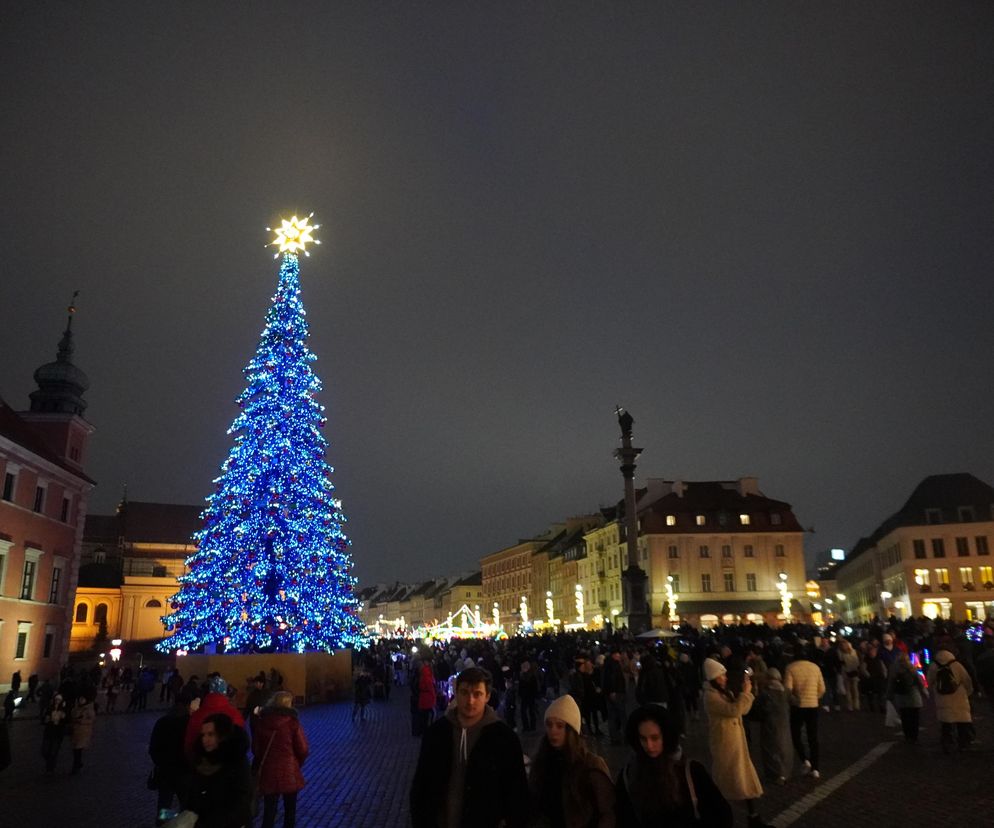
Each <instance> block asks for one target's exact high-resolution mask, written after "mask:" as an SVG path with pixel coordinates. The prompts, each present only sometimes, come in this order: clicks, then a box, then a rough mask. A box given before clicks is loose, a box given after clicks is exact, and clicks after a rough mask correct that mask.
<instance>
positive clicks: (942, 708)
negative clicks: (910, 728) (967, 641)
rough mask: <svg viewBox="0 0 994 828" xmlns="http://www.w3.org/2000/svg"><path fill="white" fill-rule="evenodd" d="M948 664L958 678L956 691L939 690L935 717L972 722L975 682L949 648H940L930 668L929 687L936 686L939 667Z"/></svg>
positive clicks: (935, 694)
mask: <svg viewBox="0 0 994 828" xmlns="http://www.w3.org/2000/svg"><path fill="white" fill-rule="evenodd" d="M944 664H948V665H949V669H950V670H952V671H953V678H955V679H956V684H957V687H956V691H955V692H953V693H947V694H944V693H940V692H939V691H938V690H936V691H935V693H934V694H933V695H934V696H935V717H936V719H938V720H939V721H940V722H972V721H973V717H972V716H971V714H970V696H971V695H973V682H972V681H971V680H970V674H969V673H968V672H967V671H966V667H964V666H963V665H962V664H960V663H959V662H958V661H957V660H956V656H954V655H953V654H952V653H951V652H949V650H939V651H938V652H937V653H936V654H935V661H933V662H932V665H931V666H930V667H929V668H928V684H929V687H932V688H935V682H936V676H938V674H939V667H940V666H942V665H944Z"/></svg>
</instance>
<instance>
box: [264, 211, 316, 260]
mask: <svg viewBox="0 0 994 828" xmlns="http://www.w3.org/2000/svg"><path fill="white" fill-rule="evenodd" d="M313 217H314V213H311V214H310V215H309V216H304V218H302V219H298V218H297V217H296V216H293V217H292V218H291V219H290V220H289V221H287V220H286V219H281V222H282V224H281V226H280V227H278V228H276V229H275V230H273V228H272V227H267V228H266V229H267V230H268V231H269V232H270V233H276V238H275V239H273V240H272V241H271V242H270V243H269V244H268V245H267V247H276V249H277V251H278V252H277V253H276V256H275V257H274V258H277V257H278V256H279V255H280V253H294V254H296V252H297V251H298V250H299V251H300V252H301V253H303V254H304V255H305V256H310V255H311V254H310V253H308V252H307V245H308V244H321V242H320V241H319V240H318V239H315V238H314V236H312V235H311V234H312V233H313V232H314V231H315V230H317V229H318V228H319V227H320V226H321V225H320V224H313V225H312V224H310V220H311V219H312V218H313Z"/></svg>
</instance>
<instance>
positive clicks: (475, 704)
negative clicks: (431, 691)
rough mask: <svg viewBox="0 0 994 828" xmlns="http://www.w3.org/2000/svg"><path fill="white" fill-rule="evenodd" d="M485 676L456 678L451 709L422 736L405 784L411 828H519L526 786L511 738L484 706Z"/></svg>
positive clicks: (468, 672) (474, 671)
mask: <svg viewBox="0 0 994 828" xmlns="http://www.w3.org/2000/svg"><path fill="white" fill-rule="evenodd" d="M490 682H491V678H490V674H489V673H488V672H487V671H486V670H483V669H481V668H479V667H469V668H467V669H465V670H463V671H462V672H461V673H460V674H459V676H458V677H457V678H456V704H455V707H454V708H451V709H449V710H448V711H447V712H446V713H445V715H444V716H443V717H442V718H440V719H439V720H438V721H436V722H435V723H434V724H433V725H431V727H429V728H428V730H427V731H426V732H425V735H424V738H423V739H422V741H421V753H420V754H419V756H418V766H417V769H416V770H415V771H414V781H413V783H412V784H411V821H412V823H413V825H414V828H497V826H504V827H505V828H522V826H524V825H525V824H526V822H527V818H528V811H527V808H528V782H527V779H526V777H525V764H524V760H523V758H522V752H521V742H520V741H518V737H517V735H515V733H514V731H513V730H511V728H509V727H508V726H507V725H506V724H505V723H504V722H503V721H501V720H500V719H499V718H498V717H497V714H496V713H494V711H493V709H492V708H491V707H489V706H488V705H487V699H488V698H489V697H490Z"/></svg>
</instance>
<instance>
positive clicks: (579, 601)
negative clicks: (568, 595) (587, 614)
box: [573, 584, 583, 624]
mask: <svg viewBox="0 0 994 828" xmlns="http://www.w3.org/2000/svg"><path fill="white" fill-rule="evenodd" d="M573 603H574V604H576V623H577V624H582V623H583V586H581V585H580V584H577V585H576V587H575V588H574V590H573Z"/></svg>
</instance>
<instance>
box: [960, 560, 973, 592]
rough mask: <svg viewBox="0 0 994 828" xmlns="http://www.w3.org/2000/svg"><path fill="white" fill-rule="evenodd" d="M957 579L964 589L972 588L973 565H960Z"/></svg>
mask: <svg viewBox="0 0 994 828" xmlns="http://www.w3.org/2000/svg"><path fill="white" fill-rule="evenodd" d="M959 580H960V583H961V584H963V588H964V589H974V586H975V585H974V583H973V567H972V566H961V567H960V568H959Z"/></svg>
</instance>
